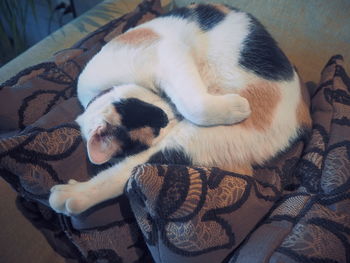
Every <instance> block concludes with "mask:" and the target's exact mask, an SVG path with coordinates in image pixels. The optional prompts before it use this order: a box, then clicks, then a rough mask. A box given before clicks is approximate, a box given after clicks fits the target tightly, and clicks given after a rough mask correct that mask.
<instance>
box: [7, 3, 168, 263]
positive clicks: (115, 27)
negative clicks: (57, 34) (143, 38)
mask: <svg viewBox="0 0 350 263" xmlns="http://www.w3.org/2000/svg"><path fill="white" fill-rule="evenodd" d="M161 12H162V10H161V6H160V1H158V0H145V1H143V2H142V3H141V4H140V5H139V6H138V7H137V8H136V10H135V11H133V12H131V13H129V14H126V15H124V16H122V17H121V18H118V19H115V20H113V21H111V22H110V23H108V24H107V25H105V26H103V27H102V28H100V29H98V30H97V31H95V32H94V33H92V34H90V35H89V36H87V37H85V38H84V39H82V40H81V41H79V42H78V43H76V44H75V45H74V46H73V47H72V48H70V49H68V50H63V51H61V52H58V53H57V54H55V55H54V56H53V57H52V59H50V60H49V61H47V62H44V63H41V64H39V65H35V66H33V67H30V68H27V69H25V70H23V71H22V72H20V73H18V74H17V75H16V76H14V77H13V78H11V79H9V80H8V81H6V82H5V83H3V84H1V86H0V133H1V135H0V175H1V176H2V177H3V178H4V179H5V180H6V181H7V182H9V183H10V184H11V185H12V187H13V188H14V189H15V190H16V191H17V192H18V193H19V194H20V197H19V198H18V202H17V205H18V207H19V208H20V210H21V211H22V213H23V214H24V216H26V217H27V218H28V219H29V220H31V221H32V222H33V224H34V225H35V226H37V227H38V228H39V229H40V230H41V231H42V233H43V234H44V235H45V236H46V238H47V239H48V241H49V242H50V244H51V245H52V246H53V247H54V249H55V250H56V251H58V253H60V254H61V255H62V256H64V257H67V258H75V259H79V260H82V261H84V262H86V261H88V262H97V261H100V262H147V261H151V259H150V258H149V255H148V252H147V249H146V246H145V245H144V242H143V241H142V235H141V233H140V231H139V229H138V227H137V223H136V221H135V218H134V216H133V215H132V213H131V210H130V208H129V202H128V200H127V198H126V197H125V196H123V197H120V198H117V199H114V200H110V201H108V202H105V203H103V204H100V205H98V206H96V207H94V208H92V209H90V210H88V211H86V212H85V213H83V214H81V215H79V216H76V217H72V218H67V217H65V216H63V215H57V214H56V213H54V212H53V211H52V210H51V209H50V208H49V207H48V196H49V192H50V188H51V187H52V186H53V185H55V184H58V183H65V182H67V181H68V180H69V179H70V178H74V179H76V180H78V181H86V180H88V179H89V178H91V176H93V175H95V174H96V173H97V171H98V170H99V169H102V168H103V167H102V168H101V167H97V166H93V165H91V164H90V163H89V162H88V161H87V155H86V152H85V147H84V145H83V143H82V139H81V137H80V131H79V127H78V125H77V124H76V123H75V122H74V120H75V118H76V117H77V115H78V114H79V113H81V111H82V108H81V106H80V104H79V102H78V100H77V98H76V81H77V77H78V75H79V73H80V72H81V70H82V68H83V67H84V65H85V64H86V63H87V61H88V60H89V59H90V58H91V57H92V56H93V55H94V54H96V52H98V51H99V50H100V49H101V47H102V46H103V45H104V44H105V43H106V42H107V41H109V40H110V39H112V38H113V37H114V36H116V35H118V34H120V33H122V32H124V31H126V30H127V29H129V28H131V27H133V26H136V25H137V24H140V23H142V22H145V21H147V20H150V19H152V18H154V17H155V16H157V15H159V14H160V13H161Z"/></svg>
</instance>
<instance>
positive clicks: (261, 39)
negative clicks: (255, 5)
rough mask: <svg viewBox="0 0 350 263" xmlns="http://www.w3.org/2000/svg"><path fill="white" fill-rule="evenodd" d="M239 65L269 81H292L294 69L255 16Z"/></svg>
mask: <svg viewBox="0 0 350 263" xmlns="http://www.w3.org/2000/svg"><path fill="white" fill-rule="evenodd" d="M249 17H250V19H251V21H252V24H251V27H250V33H249V34H248V36H247V38H246V39H245V41H244V45H243V49H242V51H241V54H240V59H239V64H240V65H241V66H243V67H244V68H246V69H248V70H250V71H253V72H254V73H255V74H257V75H258V76H260V77H262V78H265V79H268V80H291V79H292V78H293V67H292V65H291V64H290V62H289V61H288V58H287V57H286V56H285V55H284V53H283V52H282V50H281V49H280V48H279V47H278V45H277V43H276V41H275V40H274V39H273V38H272V37H271V35H270V34H269V33H268V32H267V31H266V29H265V28H264V26H263V25H262V24H261V23H260V22H259V21H257V20H256V19H255V18H254V17H253V16H249Z"/></svg>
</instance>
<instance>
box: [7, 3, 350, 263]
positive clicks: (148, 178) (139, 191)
mask: <svg viewBox="0 0 350 263" xmlns="http://www.w3.org/2000/svg"><path fill="white" fill-rule="evenodd" d="M159 13H161V9H160V3H159V1H155V0H145V1H144V2H143V3H141V4H140V5H139V6H138V8H137V9H136V10H135V11H134V12H132V13H130V14H126V15H125V16H123V17H121V18H119V19H116V20H114V21H112V22H111V23H109V24H107V25H106V26H104V27H102V28H100V29H99V30H97V31H96V32H94V33H92V34H91V35H89V36H88V37H86V38H84V39H82V40H81V41H80V42H79V43H77V44H76V45H74V47H72V48H71V49H68V50H63V51H61V52H58V53H57V54H55V56H54V57H53V58H52V59H51V60H50V61H47V62H45V63H41V64H39V65H36V66H33V67H31V68H28V69H26V70H24V71H22V72H20V73H19V74H18V75H17V76H15V77H13V78H11V79H10V80H8V81H6V82H5V83H3V84H2V85H0V175H1V176H2V177H3V178H4V179H5V180H7V182H9V183H10V184H11V185H12V186H13V188H14V189H15V190H16V191H17V192H18V193H19V197H18V200H17V206H18V207H19V208H20V210H21V211H22V213H23V214H24V215H25V216H26V217H27V218H28V219H29V220H30V221H31V222H32V223H33V224H34V225H35V226H36V227H37V228H38V229H40V230H41V231H42V233H43V234H44V235H45V237H46V238H47V240H48V241H49V242H50V244H51V245H52V247H53V248H54V249H55V250H56V251H57V252H58V253H60V254H61V255H62V256H64V257H66V258H74V259H78V260H79V261H81V262H152V261H156V262H231V263H233V262H239V263H241V262H242V263H245V262H247V263H251V262H258V263H260V262H287V263H289V262H290V263H292V262H350V244H349V240H350V215H349V213H350V212H349V211H350V202H349V199H350V192H349V191H350V190H349V188H350V179H349V178H350V162H349V159H350V144H349V139H350V130H349V129H350V128H349V127H350V111H349V106H350V95H349V92H350V80H349V77H348V76H347V75H346V73H345V71H344V69H343V67H342V58H341V57H340V56H335V57H333V58H332V59H331V60H330V61H329V63H328V64H327V65H326V67H325V69H324V70H323V72H322V79H321V84H320V85H319V88H318V89H317V90H316V92H315V93H314V94H313V95H312V100H311V102H312V117H313V121H314V125H313V130H312V134H311V137H310V138H302V139H301V140H299V141H297V142H295V143H294V145H293V147H291V148H290V149H289V150H288V151H286V152H284V153H281V154H280V155H279V156H278V157H277V158H275V159H274V160H272V161H271V162H270V163H268V164H267V165H265V166H264V167H255V169H254V175H253V176H245V175H241V174H235V173H231V172H227V171H223V170H220V169H217V168H205V167H187V166H181V165H157V164H145V165H141V166H138V167H137V168H136V169H135V170H134V174H133V177H132V178H131V180H129V183H128V186H127V195H124V196H121V197H119V198H116V199H113V200H109V201H107V202H104V203H102V204H99V205H97V206H96V207H93V208H91V209H89V210H88V211H86V212H84V213H83V214H81V215H79V216H75V217H70V218H69V217H65V216H63V215H60V214H56V213H55V212H53V211H52V210H51V209H50V208H49V207H48V201H47V199H48V195H49V189H50V188H51V187H52V186H53V185H55V184H57V183H65V182H67V181H68V180H69V179H71V178H73V179H76V180H78V181H84V180H88V179H89V178H90V177H91V176H92V175H94V174H96V173H97V171H98V170H99V169H103V167H98V166H94V165H91V164H90V163H89V162H88V161H87V156H86V152H85V148H84V145H83V144H82V140H81V137H80V132H79V129H78V126H77V124H76V123H75V122H74V119H75V118H76V116H77V115H78V114H79V113H80V112H81V111H82V108H81V106H80V104H79V103H78V101H77V98H76V90H75V89H76V80H77V76H78V75H79V73H80V72H81V69H82V68H83V67H84V65H85V63H86V62H87V61H88V60H89V59H90V58H91V57H92V56H93V55H94V54H95V53H96V52H97V51H98V50H100V48H101V47H102V46H103V45H104V44H105V43H106V42H107V41H109V40H110V39H111V38H112V37H113V36H116V35H118V34H119V33H121V32H124V31H125V30H127V29H128V28H130V27H132V26H135V25H137V24H138V23H141V22H144V21H146V20H149V19H151V18H153V17H154V16H156V15H158V14H159ZM305 143H307V144H306V147H304V144H305ZM129 202H130V204H131V208H130V205H129ZM135 217H136V219H135ZM146 245H147V246H146ZM148 251H150V252H151V254H152V257H153V258H151V256H150V254H149V253H148Z"/></svg>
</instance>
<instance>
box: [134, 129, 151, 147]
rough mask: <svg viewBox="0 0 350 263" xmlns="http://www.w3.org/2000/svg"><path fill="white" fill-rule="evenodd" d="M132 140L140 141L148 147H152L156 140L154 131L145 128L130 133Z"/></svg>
mask: <svg viewBox="0 0 350 263" xmlns="http://www.w3.org/2000/svg"><path fill="white" fill-rule="evenodd" d="M129 135H130V138H131V140H133V141H139V142H141V143H143V144H146V145H151V143H152V141H153V139H154V133H153V129H152V128H150V127H143V128H139V129H135V130H132V131H131V132H129Z"/></svg>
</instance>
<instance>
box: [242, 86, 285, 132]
mask: <svg viewBox="0 0 350 263" xmlns="http://www.w3.org/2000/svg"><path fill="white" fill-rule="evenodd" d="M239 94H240V95H241V96H242V97H244V98H246V99H247V100H248V101H249V104H250V108H251V111H252V113H251V115H250V116H249V117H248V119H246V120H244V121H243V122H242V124H241V125H242V127H246V128H254V129H257V130H259V131H264V130H266V129H267V128H268V127H270V125H271V123H272V120H273V113H274V111H275V108H276V106H277V104H278V102H279V101H280V99H281V93H280V91H279V89H278V87H277V86H275V85H274V84H271V83H268V82H260V83H256V84H253V85H249V86H248V87H246V88H245V89H243V90H242V91H240V93H239Z"/></svg>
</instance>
